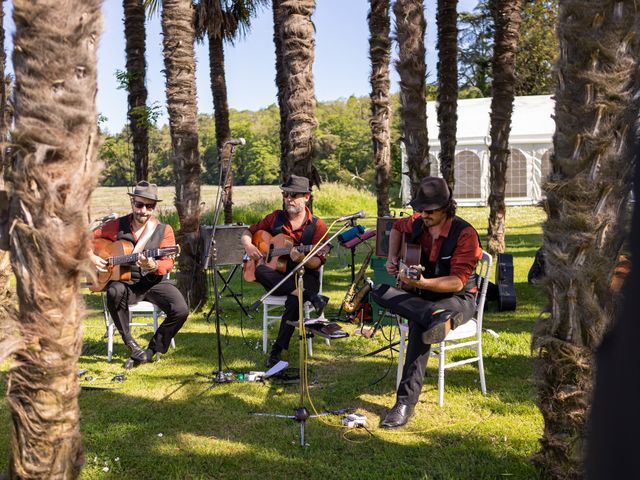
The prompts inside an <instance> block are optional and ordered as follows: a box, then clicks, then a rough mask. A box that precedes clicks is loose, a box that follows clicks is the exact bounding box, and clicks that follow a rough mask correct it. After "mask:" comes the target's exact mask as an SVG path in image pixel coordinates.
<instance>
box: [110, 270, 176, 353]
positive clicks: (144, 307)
mask: <svg viewBox="0 0 640 480" xmlns="http://www.w3.org/2000/svg"><path fill="white" fill-rule="evenodd" d="M167 278H169V274H167ZM102 307H103V309H104V320H105V323H106V325H107V361H108V362H110V361H111V358H112V357H113V337H114V334H115V331H116V326H115V324H114V323H113V318H111V314H110V313H109V310H108V309H107V295H106V294H105V292H102ZM160 315H164V312H163V311H162V310H160V308H158V306H157V305H156V304H154V303H151V302H147V301H145V300H143V301H141V302H138V303H135V304H133V305H129V328H131V327H153V333H154V334H155V333H156V330H158V317H159V316H160ZM134 316H144V317H151V318H152V319H153V321H152V322H151V323H149V322H134V321H133V317H134ZM171 346H172V347H173V348H176V342H175V339H173V338H172V339H171ZM157 359H158V360H160V354H159V353H158V354H157Z"/></svg>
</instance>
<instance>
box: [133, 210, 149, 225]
mask: <svg viewBox="0 0 640 480" xmlns="http://www.w3.org/2000/svg"><path fill="white" fill-rule="evenodd" d="M150 217H151V215H143V214H141V213H134V214H133V219H134V220H135V221H136V223H137V224H139V225H144V224H146V223H147V221H148V220H149V218H150Z"/></svg>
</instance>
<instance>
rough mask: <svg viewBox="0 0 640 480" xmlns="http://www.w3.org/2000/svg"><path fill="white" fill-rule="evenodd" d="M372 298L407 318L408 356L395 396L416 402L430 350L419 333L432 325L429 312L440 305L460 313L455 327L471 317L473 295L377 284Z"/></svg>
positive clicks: (401, 401) (432, 311)
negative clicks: (460, 319) (443, 293)
mask: <svg viewBox="0 0 640 480" xmlns="http://www.w3.org/2000/svg"><path fill="white" fill-rule="evenodd" d="M372 297H373V300H374V301H375V302H376V303H377V304H378V305H380V306H381V307H383V308H386V309H388V310H389V311H391V312H393V313H396V314H398V315H400V316H401V317H404V318H406V319H407V320H408V322H409V335H408V343H407V356H406V359H405V362H404V368H403V370H402V379H401V380H400V384H399V385H398V391H397V393H396V396H397V402H398V403H401V404H404V405H415V404H416V403H418V398H419V397H420V392H421V391H422V384H423V383H424V375H425V372H426V370H427V360H428V359H429V353H430V351H431V345H427V344H424V343H423V342H422V334H423V333H424V331H425V330H427V329H428V328H429V327H430V326H431V325H432V314H433V313H434V312H435V311H436V310H438V309H441V308H443V309H446V310H451V311H453V312H461V313H462V315H463V321H462V322H461V323H460V324H456V325H453V328H456V327H458V326H459V325H461V324H462V323H464V322H466V321H468V320H469V319H471V318H472V317H473V314H474V311H475V298H474V297H475V294H473V293H463V294H456V295H454V294H451V296H448V297H445V298H442V295H441V294H432V295H430V292H428V291H426V290H423V291H421V292H420V295H418V294H415V293H410V292H405V291H404V290H401V289H399V288H395V287H391V286H389V285H376V286H375V288H374V289H373V291H372Z"/></svg>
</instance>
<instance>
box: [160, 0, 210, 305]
mask: <svg viewBox="0 0 640 480" xmlns="http://www.w3.org/2000/svg"><path fill="white" fill-rule="evenodd" d="M193 20H194V9H193V6H192V5H191V1H190V0H162V34H163V40H162V44H163V51H164V65H165V76H166V91H167V109H168V111H169V130H170V133H171V145H172V150H173V153H172V156H173V166H174V172H175V176H176V200H175V204H176V210H177V211H178V217H179V219H180V230H179V231H178V232H177V234H176V237H177V238H176V239H177V241H178V243H179V244H180V246H181V248H182V250H181V254H180V262H179V272H178V277H177V280H178V282H177V285H178V288H179V289H180V291H181V292H182V293H183V294H184V295H185V296H186V298H187V301H188V303H189V305H190V306H191V307H198V306H200V305H201V304H202V302H203V301H204V299H205V298H206V281H205V279H206V277H205V274H204V271H203V270H202V266H201V265H200V264H199V262H198V258H197V257H198V229H199V225H200V213H201V212H200V173H201V168H200V155H199V153H198V107H197V104H196V78H195V73H196V66H195V56H194V50H193V42H194V39H195V31H194V22H193ZM194 276H195V277H194ZM194 278H195V279H196V280H195V281H194Z"/></svg>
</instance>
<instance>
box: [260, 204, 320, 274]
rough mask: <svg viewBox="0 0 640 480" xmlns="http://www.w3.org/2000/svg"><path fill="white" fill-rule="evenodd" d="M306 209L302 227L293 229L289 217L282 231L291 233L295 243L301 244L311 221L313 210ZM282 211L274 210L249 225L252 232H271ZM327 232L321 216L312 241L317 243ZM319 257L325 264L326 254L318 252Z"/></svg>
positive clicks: (286, 233) (287, 233)
mask: <svg viewBox="0 0 640 480" xmlns="http://www.w3.org/2000/svg"><path fill="white" fill-rule="evenodd" d="M304 209H305V214H306V218H305V220H304V222H302V225H300V228H297V229H296V230H292V227H291V223H290V222H289V218H287V219H286V220H285V222H284V225H283V226H282V233H284V234H285V235H289V236H290V237H291V238H293V242H294V245H300V240H301V239H302V234H303V232H304V229H305V227H306V226H307V225H308V224H309V223H311V211H310V210H309V208H307V207H306V206H305V207H304ZM281 211H282V210H274V211H273V212H271V213H270V214H269V215H267V216H266V217H264V218H263V219H262V220H260V221H259V222H258V223H254V224H253V225H251V226H249V231H250V232H251V235H253V234H254V233H256V232H257V231H258V230H265V231H267V232H269V233H271V227H273V224H274V223H275V221H276V218H277V217H278V213H279V212H281ZM326 232H327V224H326V223H324V220H322V219H321V218H318V221H317V222H316V229H315V232H313V237H311V243H312V244H313V245H315V244H317V243H318V242H319V241H320V239H321V238H322V237H323V236H324V234H325V233H326ZM318 258H319V259H320V261H321V262H322V264H323V265H324V263H325V261H326V257H325V255H323V254H318Z"/></svg>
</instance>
